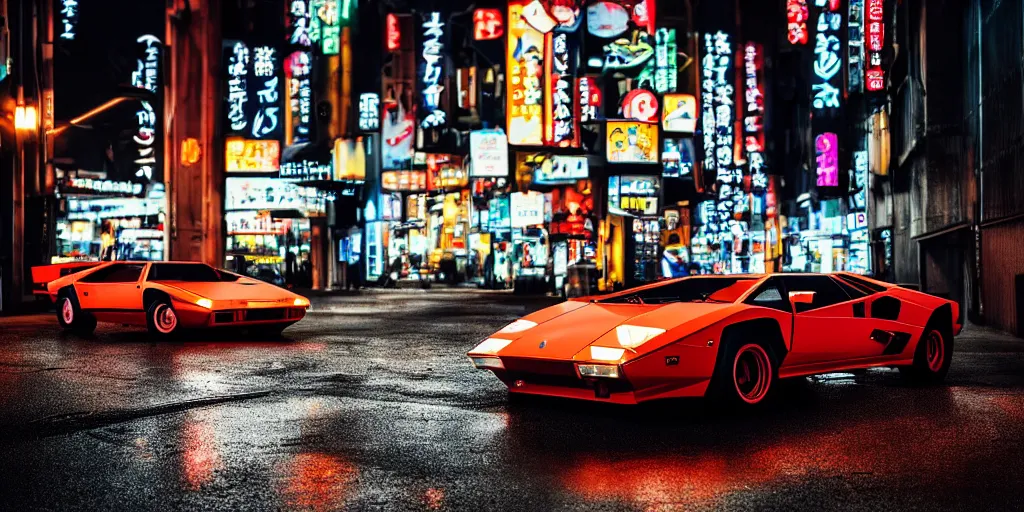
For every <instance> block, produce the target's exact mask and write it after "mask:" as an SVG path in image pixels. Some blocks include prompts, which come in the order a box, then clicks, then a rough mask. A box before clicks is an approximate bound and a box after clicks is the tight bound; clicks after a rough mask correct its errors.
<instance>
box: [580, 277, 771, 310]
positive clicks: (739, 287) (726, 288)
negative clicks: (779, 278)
mask: <svg viewBox="0 0 1024 512" xmlns="http://www.w3.org/2000/svg"><path fill="white" fill-rule="evenodd" d="M757 281H758V280H757V279H751V278H739V277H690V278H686V279H682V280H680V281H670V282H667V283H665V284H662V285H658V286H653V287H651V288H645V289H642V290H637V291H636V292H634V293H625V294H623V295H619V296H616V297H612V298H609V299H605V300H602V301H599V302H602V303H606V304H668V303H671V302H720V303H730V302H735V301H736V300H737V299H739V297H740V296H741V295H743V294H744V293H745V292H746V291H747V290H749V289H750V288H751V287H752V286H754V285H755V284H757Z"/></svg>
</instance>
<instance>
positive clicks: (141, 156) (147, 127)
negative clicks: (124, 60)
mask: <svg viewBox="0 0 1024 512" xmlns="http://www.w3.org/2000/svg"><path fill="white" fill-rule="evenodd" d="M136 43H138V44H139V45H140V46H141V48H140V50H141V56H140V57H139V59H138V60H137V65H136V69H135V71H133V72H132V85H133V86H135V87H138V88H140V89H145V90H147V91H149V92H152V93H154V94H157V95H160V94H161V92H160V50H161V49H162V47H163V45H162V44H161V43H160V39H158V38H157V37H156V36H154V35H144V36H142V37H139V38H138V39H137V40H136ZM139 103H140V108H139V110H138V111H137V112H136V113H135V120H136V124H137V129H136V131H135V135H134V136H133V137H132V140H133V141H134V142H135V147H136V151H137V154H136V155H135V160H134V162H133V163H134V166H135V177H136V178H139V179H141V180H145V181H149V180H152V179H153V178H154V176H156V178H157V180H158V181H162V180H163V173H162V172H156V173H154V170H157V169H160V168H161V165H162V161H161V158H160V157H161V155H160V153H161V152H160V148H161V146H162V143H161V141H160V138H161V137H160V123H159V122H158V119H159V116H158V115H157V112H156V109H154V108H153V105H152V104H151V103H150V102H148V101H140V102H139Z"/></svg>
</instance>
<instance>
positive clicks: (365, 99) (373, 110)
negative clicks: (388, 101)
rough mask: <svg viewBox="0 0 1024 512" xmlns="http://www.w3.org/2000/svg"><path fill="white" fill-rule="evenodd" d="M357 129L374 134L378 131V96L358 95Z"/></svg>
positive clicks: (375, 94)
mask: <svg viewBox="0 0 1024 512" xmlns="http://www.w3.org/2000/svg"><path fill="white" fill-rule="evenodd" d="M359 129H360V130H362V131H364V132H375V131H377V130H379V129H380V95H379V94H377V93H375V92H364V93H362V94H360V95H359Z"/></svg>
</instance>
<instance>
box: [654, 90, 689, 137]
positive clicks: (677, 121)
mask: <svg viewBox="0 0 1024 512" xmlns="http://www.w3.org/2000/svg"><path fill="white" fill-rule="evenodd" d="M661 128H662V130H665V131H666V132H673V133H693V132H694V131H695V130H696V129H697V98H695V97H694V96H693V95H692V94H666V95H665V96H664V105H663V106H662V110H661Z"/></svg>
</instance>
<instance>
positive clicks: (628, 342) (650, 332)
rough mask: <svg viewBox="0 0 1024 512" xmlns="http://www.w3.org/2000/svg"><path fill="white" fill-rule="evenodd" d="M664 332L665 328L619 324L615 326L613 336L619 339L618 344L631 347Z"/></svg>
mask: <svg viewBox="0 0 1024 512" xmlns="http://www.w3.org/2000/svg"><path fill="white" fill-rule="evenodd" d="M664 332H665V329H658V328H657V327H643V326H639V325H620V326H618V327H616V328H615V337H616V338H618V339H619V345H622V346H623V347H626V348H630V349H632V348H637V347H639V346H640V345H643V344H644V343H647V342H648V341H651V339H653V338H654V337H656V336H658V335H660V334H662V333H664Z"/></svg>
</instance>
